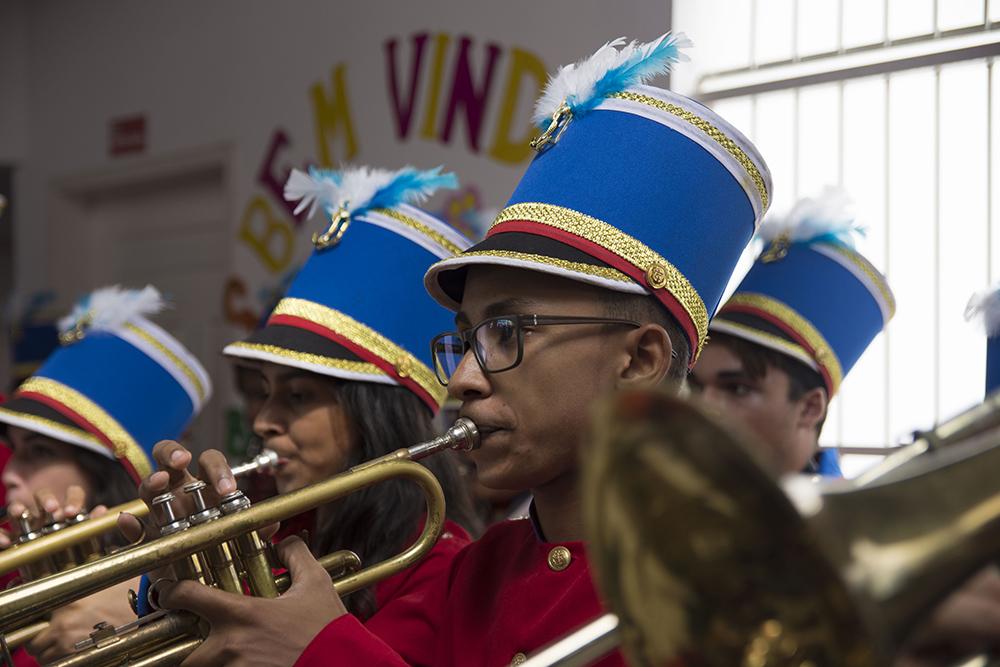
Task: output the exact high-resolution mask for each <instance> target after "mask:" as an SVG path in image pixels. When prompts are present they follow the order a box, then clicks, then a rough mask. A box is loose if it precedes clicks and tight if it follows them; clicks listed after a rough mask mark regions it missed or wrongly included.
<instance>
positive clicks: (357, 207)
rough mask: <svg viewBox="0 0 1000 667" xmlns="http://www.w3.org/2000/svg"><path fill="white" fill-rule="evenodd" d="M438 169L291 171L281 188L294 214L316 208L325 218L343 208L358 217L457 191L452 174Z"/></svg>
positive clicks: (363, 168) (418, 202) (368, 168)
mask: <svg viewBox="0 0 1000 667" xmlns="http://www.w3.org/2000/svg"><path fill="white" fill-rule="evenodd" d="M441 169H442V167H435V168H434V169H427V170H424V171H421V170H419V169H415V168H413V167H403V168H402V169H399V170H397V171H389V170H386V169H374V168H372V167H352V168H345V169H341V170H339V171H330V170H320V169H310V170H309V173H308V174H305V173H304V172H301V171H299V170H297V169H294V170H292V173H291V174H290V175H289V177H288V182H287V183H286V184H285V199H288V200H289V201H295V200H299V205H298V206H297V207H296V209H295V212H296V213H298V212H299V211H301V210H303V209H304V208H306V207H309V215H310V216H311V215H312V214H313V213H314V212H315V211H316V209H317V208H318V207H323V209H324V210H325V211H326V212H327V213H328V214H333V213H335V212H336V211H337V210H339V209H340V208H341V207H346V208H347V211H348V212H349V213H350V214H351V215H359V214H361V213H364V212H365V211H369V210H371V209H374V208H394V207H396V206H399V205H400V204H404V203H405V204H421V203H423V202H424V201H426V200H427V198H428V197H430V196H431V195H432V194H434V193H435V192H436V191H437V190H441V189H452V190H453V189H456V188H457V187H458V178H457V177H456V176H455V174H454V173H451V172H447V173H441Z"/></svg>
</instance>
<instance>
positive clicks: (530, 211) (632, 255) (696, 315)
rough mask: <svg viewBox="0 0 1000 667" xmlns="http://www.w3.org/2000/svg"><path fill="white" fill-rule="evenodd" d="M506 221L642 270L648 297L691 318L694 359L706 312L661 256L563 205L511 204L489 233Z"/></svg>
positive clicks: (702, 339) (705, 329)
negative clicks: (542, 229)
mask: <svg viewBox="0 0 1000 667" xmlns="http://www.w3.org/2000/svg"><path fill="white" fill-rule="evenodd" d="M509 221H527V222H534V223H538V224H541V225H548V226H549V227H553V228H555V229H558V230H561V231H564V232H569V233H570V234H574V235H575V236H579V237H580V238H582V239H585V240H587V241H590V242H591V243H596V244H597V245H599V246H601V247H602V248H604V249H605V250H607V251H609V252H611V253H612V254H614V255H617V256H618V257H621V258H622V259H623V260H625V261H626V262H628V263H629V264H631V265H633V266H635V267H636V268H638V269H639V270H640V271H643V272H644V273H645V274H646V276H647V279H646V281H645V284H642V283H640V284H642V286H643V287H645V288H646V289H647V290H649V291H650V293H652V294H655V293H656V292H657V291H658V290H660V289H664V290H666V291H667V292H669V293H670V294H671V295H672V296H673V297H674V299H675V300H676V301H677V302H678V303H679V304H680V305H681V307H682V308H683V309H684V311H685V312H686V313H687V315H688V317H690V318H691V322H692V323H693V324H694V327H695V331H696V332H697V334H698V341H697V345H696V350H695V352H694V354H693V355H692V357H693V358H694V359H697V357H698V355H699V354H700V353H701V350H702V348H703V347H704V345H705V340H706V338H707V337H708V309H707V308H706V307H705V302H704V301H702V299H701V295H700V294H698V290H696V289H695V288H694V286H693V285H691V283H690V282H689V281H688V279H687V277H685V276H684V274H683V273H681V271H680V270H679V269H678V268H677V267H676V266H674V265H673V264H671V263H670V262H668V261H667V260H666V259H665V258H664V257H663V256H662V255H660V254H659V253H657V252H656V251H655V250H653V249H652V248H650V247H649V246H647V245H646V244H645V243H643V242H642V241H639V240H638V239H636V238H633V237H632V236H629V235H628V234H626V233H625V232H623V231H622V230H620V229H618V228H617V227H615V226H614V225H611V224H608V223H607V222H604V221H603V220H599V219H597V218H593V217H591V216H589V215H586V214H584V213H580V212H579V211H574V210H573V209H571V208H565V207H563V206H555V205H553V204H543V203H540V202H525V203H521V204H512V205H510V206H508V207H507V208H505V209H503V210H502V211H500V214H499V215H497V217H496V219H495V220H494V221H493V224H492V225H490V231H492V230H494V229H495V228H496V227H498V226H499V225H502V224H503V223H505V222H509ZM651 276H655V277H656V280H652V279H651Z"/></svg>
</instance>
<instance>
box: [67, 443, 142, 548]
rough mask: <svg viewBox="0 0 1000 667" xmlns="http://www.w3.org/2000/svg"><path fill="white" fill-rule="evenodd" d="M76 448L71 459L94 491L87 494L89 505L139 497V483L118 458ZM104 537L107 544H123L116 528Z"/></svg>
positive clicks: (94, 505)
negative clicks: (91, 494) (90, 496)
mask: <svg viewBox="0 0 1000 667" xmlns="http://www.w3.org/2000/svg"><path fill="white" fill-rule="evenodd" d="M76 449H77V450H78V451H77V452H74V455H73V461H74V463H76V464H77V465H78V466H79V467H80V470H81V471H82V472H83V474H84V476H85V477H86V478H87V481H88V482H89V483H90V488H91V489H93V491H94V493H93V497H92V498H87V506H88V509H90V508H94V507H96V506H98V505H105V506H106V507H108V508H112V507H114V506H115V505H121V504H122V503H126V502H128V501H130V500H135V499H136V498H138V497H139V485H138V484H137V483H136V481H135V480H134V479H132V476H131V475H129V474H128V472H127V471H126V470H125V467H124V466H123V465H122V464H121V463H120V462H118V461H116V460H113V459H109V458H107V457H106V456H101V455H100V454H98V453H97V452H92V451H90V450H87V449H84V448H82V447H79V448H76ZM104 541H105V546H106V547H117V546H124V545H125V543H126V542H125V540H124V538H122V537H121V536H120V535H119V533H118V531H117V530H112V531H109V532H108V534H107V536H106V537H105V538H104Z"/></svg>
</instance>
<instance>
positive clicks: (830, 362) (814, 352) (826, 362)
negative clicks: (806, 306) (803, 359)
mask: <svg viewBox="0 0 1000 667" xmlns="http://www.w3.org/2000/svg"><path fill="white" fill-rule="evenodd" d="M740 306H744V307H747V308H752V309H755V310H759V311H761V312H764V313H767V314H768V315H770V316H771V317H774V318H775V319H777V320H778V321H779V322H781V323H782V324H783V325H784V326H786V327H787V328H788V329H790V330H791V331H792V332H793V333H794V334H795V335H797V336H799V337H800V338H801V339H802V340H804V341H805V342H806V345H808V346H809V347H810V348H811V350H809V352H810V356H811V357H812V358H813V359H815V360H816V363H817V364H819V366H820V367H821V368H823V369H825V370H826V372H827V373H828V374H829V376H830V384H831V385H832V386H831V387H830V395H831V396H833V395H834V394H836V393H837V389H839V388H840V383H841V382H842V381H843V379H844V371H843V369H842V368H841V366H840V359H838V358H837V355H836V353H834V351H833V348H832V347H830V344H829V343H827V342H826V339H825V338H824V337H823V334H821V333H820V332H819V329H817V328H816V327H814V326H813V325H812V323H811V322H810V321H809V320H807V319H806V318H804V317H802V315H800V314H799V313H798V312H796V311H795V310H794V309H792V308H790V307H789V306H787V305H786V304H784V303H782V302H780V301H778V300H777V299H774V298H772V297H769V296H765V295H764V294H756V293H752V292H740V293H738V294H734V295H733V296H731V297H730V298H729V301H727V302H726V304H725V305H724V306H723V307H722V308H721V309H720V311H719V312H720V314H721V313H724V312H725V311H726V310H727V309H729V308H733V307H736V308H739V307H740Z"/></svg>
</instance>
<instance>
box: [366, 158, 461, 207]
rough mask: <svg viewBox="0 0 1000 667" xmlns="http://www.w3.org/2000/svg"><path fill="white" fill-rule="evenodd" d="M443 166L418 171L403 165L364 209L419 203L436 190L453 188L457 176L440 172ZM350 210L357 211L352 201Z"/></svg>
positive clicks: (455, 186)
mask: <svg viewBox="0 0 1000 667" xmlns="http://www.w3.org/2000/svg"><path fill="white" fill-rule="evenodd" d="M442 168H443V167H440V166H438V167H435V168H433V169H427V170H424V171H420V170H418V169H414V168H413V167H404V168H402V169H400V170H399V171H397V172H396V173H395V174H394V176H393V178H392V180H390V181H389V182H388V183H386V184H385V185H384V186H383V187H382V188H380V189H379V190H378V191H377V192H376V193H375V194H374V195H373V196H372V198H371V200H370V201H369V202H368V204H367V205H366V207H365V210H368V209H373V208H393V207H395V206H399V205H400V204H421V203H423V202H425V201H426V200H427V198H428V197H430V196H431V195H433V194H434V193H435V192H437V191H438V190H455V189H457V188H458V177H457V176H455V174H454V173H453V172H450V171H449V172H447V173H444V174H442V173H441V169H442ZM351 212H352V213H357V212H359V211H358V209H356V208H355V206H354V203H353V202H352V204H351Z"/></svg>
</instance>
